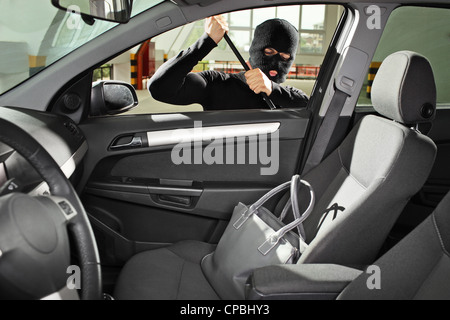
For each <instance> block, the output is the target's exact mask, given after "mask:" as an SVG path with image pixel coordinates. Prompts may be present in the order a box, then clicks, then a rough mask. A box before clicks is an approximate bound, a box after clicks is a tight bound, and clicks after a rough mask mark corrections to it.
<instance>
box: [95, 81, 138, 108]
mask: <svg viewBox="0 0 450 320" xmlns="http://www.w3.org/2000/svg"><path fill="white" fill-rule="evenodd" d="M138 104H139V102H138V98H137V94H136V90H135V89H134V87H133V86H132V85H131V84H128V83H126V82H121V81H98V82H95V83H93V84H92V91H91V111H90V115H91V116H104V115H114V114H119V113H123V112H125V111H128V110H130V109H132V108H134V107H136V106H137V105H138Z"/></svg>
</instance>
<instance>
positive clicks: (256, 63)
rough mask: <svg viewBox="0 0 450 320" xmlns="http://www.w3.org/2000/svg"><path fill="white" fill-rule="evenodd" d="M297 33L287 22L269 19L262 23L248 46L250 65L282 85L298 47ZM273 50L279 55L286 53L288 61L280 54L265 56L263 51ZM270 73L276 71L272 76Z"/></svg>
mask: <svg viewBox="0 0 450 320" xmlns="http://www.w3.org/2000/svg"><path fill="white" fill-rule="evenodd" d="M298 41H299V36H298V31H297V29H296V28H295V27H294V26H293V25H292V24H290V23H289V22H288V21H286V20H283V19H271V20H267V21H265V22H263V23H262V24H260V25H259V26H257V27H256V29H255V34H254V36H253V42H252V45H251V46H250V60H249V61H250V64H251V66H252V68H259V69H261V71H262V72H264V74H265V75H266V76H267V77H268V78H269V79H270V80H272V81H273V82H276V83H283V82H284V81H286V77H287V75H288V73H289V69H290V68H291V66H292V64H293V62H294V59H295V55H296V53H297V47H298ZM266 48H273V49H275V50H276V51H278V52H279V53H288V54H290V55H291V57H290V59H288V60H284V59H283V58H282V57H281V56H280V54H276V55H273V56H266V55H265V53H264V50H265V49H266ZM271 71H276V74H274V73H273V72H272V74H271Z"/></svg>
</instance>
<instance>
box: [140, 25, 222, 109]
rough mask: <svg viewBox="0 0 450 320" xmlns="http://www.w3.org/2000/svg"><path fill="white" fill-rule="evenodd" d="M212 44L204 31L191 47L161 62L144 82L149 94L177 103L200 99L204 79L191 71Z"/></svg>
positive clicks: (187, 102) (203, 98) (213, 45)
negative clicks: (147, 80) (146, 83)
mask: <svg viewBox="0 0 450 320" xmlns="http://www.w3.org/2000/svg"><path fill="white" fill-rule="evenodd" d="M216 46H217V44H216V43H215V42H214V40H212V39H211V38H210V37H209V36H208V35H207V34H206V33H205V34H203V36H201V37H200V39H198V40H197V42H196V43H194V44H193V45H192V46H191V47H189V48H188V49H186V50H183V51H181V52H180V53H179V54H178V55H177V56H176V57H174V58H172V59H170V60H169V61H167V62H165V63H164V64H163V65H162V66H161V67H160V68H159V69H158V70H157V71H156V73H155V74H154V75H153V77H152V78H151V79H150V81H149V83H148V90H149V91H150V94H151V95H152V97H153V98H154V99H156V100H159V101H162V102H166V103H171V104H177V105H187V104H191V103H202V102H203V101H204V100H205V99H206V98H207V92H206V87H207V84H208V82H207V80H206V78H205V77H204V76H203V75H202V73H193V72H191V71H192V69H193V68H194V67H195V66H196V65H197V63H198V62H199V61H201V60H202V59H203V58H204V57H205V56H206V55H208V53H210V52H211V50H212V49H214V48H215V47H216Z"/></svg>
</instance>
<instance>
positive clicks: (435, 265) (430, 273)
mask: <svg viewBox="0 0 450 320" xmlns="http://www.w3.org/2000/svg"><path fill="white" fill-rule="evenodd" d="M441 260H442V255H441V256H440V257H439V258H438V259H437V260H436V262H435V263H434V264H433V268H432V269H431V271H430V272H429V273H428V275H427V276H426V277H425V279H424V280H423V281H422V283H421V284H420V285H419V288H417V290H416V292H414V294H413V295H412V299H414V298H415V297H416V296H417V295H418V294H419V292H420V291H421V290H422V288H423V286H424V285H425V282H427V280H428V279H430V278H431V276H432V275H433V274H435V273H436V272H437V271H436V270H437V267H438V265H439V262H441Z"/></svg>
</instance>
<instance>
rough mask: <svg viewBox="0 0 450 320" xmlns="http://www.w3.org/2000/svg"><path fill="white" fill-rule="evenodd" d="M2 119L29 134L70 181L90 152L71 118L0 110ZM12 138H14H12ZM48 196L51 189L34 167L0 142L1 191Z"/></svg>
mask: <svg viewBox="0 0 450 320" xmlns="http://www.w3.org/2000/svg"><path fill="white" fill-rule="evenodd" d="M0 117H1V118H3V119H5V120H8V121H10V122H12V123H14V124H16V125H17V126H19V127H21V128H22V129H23V130H25V131H26V132H28V133H29V134H30V135H31V136H33V138H34V139H36V141H37V142H39V143H40V144H41V145H42V146H43V147H44V148H45V149H46V151H47V152H48V153H49V154H50V155H51V156H52V157H53V159H54V160H55V161H56V163H57V164H58V165H59V167H60V168H61V170H62V171H63V173H64V174H65V175H66V177H67V178H70V177H71V176H72V175H73V173H74V172H75V171H76V169H77V167H78V166H79V164H80V163H81V161H82V159H83V157H84V155H85V154H86V152H87V150H88V146H87V142H86V139H85V137H84V135H83V133H82V132H81V130H80V129H79V128H78V126H77V125H76V124H75V123H74V122H73V121H72V120H71V119H70V118H68V117H65V116H61V115H55V114H49V113H45V112H41V111H35V110H29V109H20V108H13V107H0ZM11 138H13V137H11ZM6 189H9V191H20V192H26V193H31V194H33V195H38V194H45V193H47V192H48V186H47V185H46V184H45V183H43V180H42V178H41V177H40V176H39V174H38V173H37V172H36V171H35V170H34V168H33V167H32V166H31V165H30V164H29V163H28V161H27V160H25V158H24V157H22V156H21V155H20V154H19V153H18V152H16V151H15V150H14V149H13V148H11V147H10V146H8V145H6V144H4V143H2V142H0V191H1V193H5V192H8V190H6Z"/></svg>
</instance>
